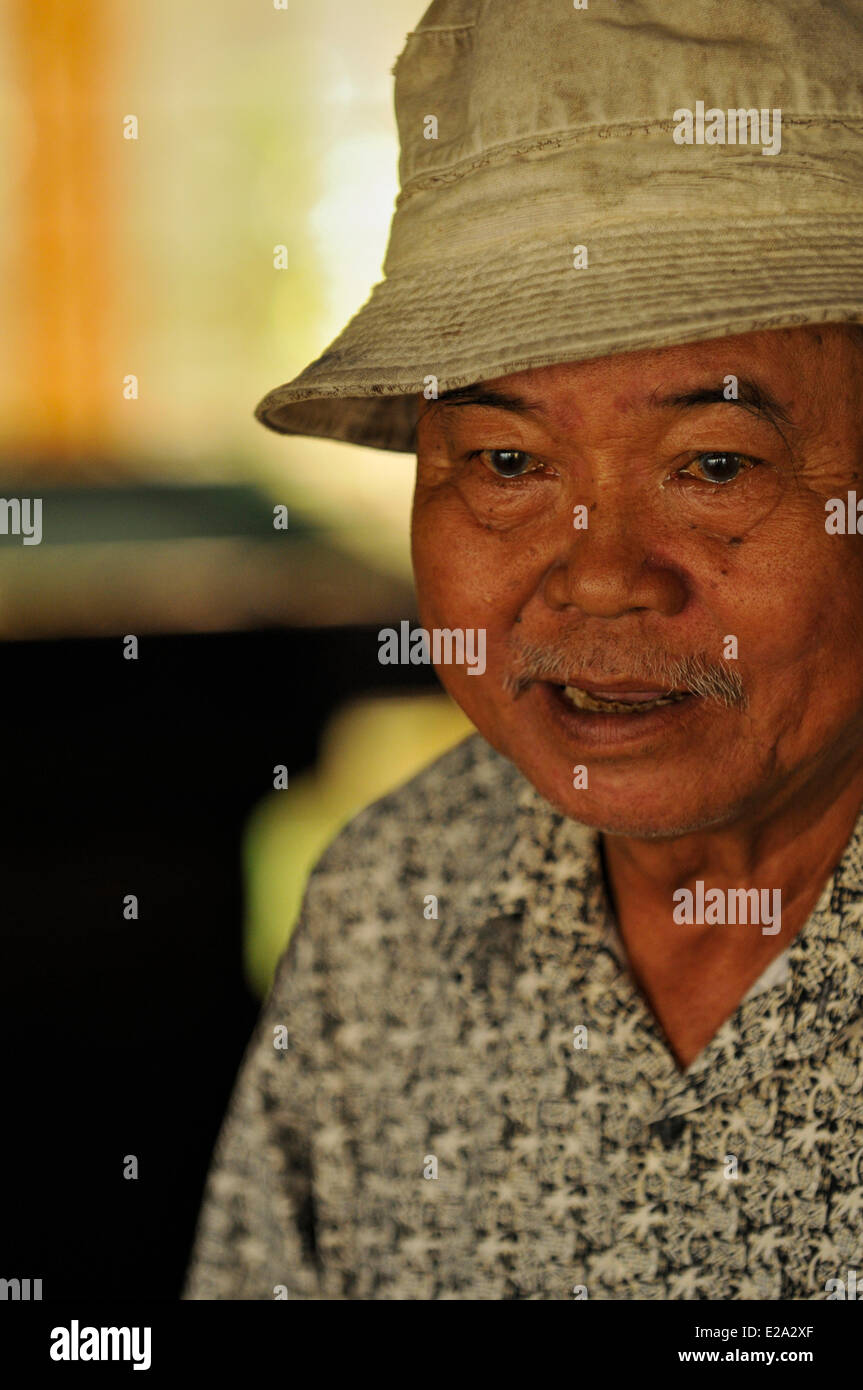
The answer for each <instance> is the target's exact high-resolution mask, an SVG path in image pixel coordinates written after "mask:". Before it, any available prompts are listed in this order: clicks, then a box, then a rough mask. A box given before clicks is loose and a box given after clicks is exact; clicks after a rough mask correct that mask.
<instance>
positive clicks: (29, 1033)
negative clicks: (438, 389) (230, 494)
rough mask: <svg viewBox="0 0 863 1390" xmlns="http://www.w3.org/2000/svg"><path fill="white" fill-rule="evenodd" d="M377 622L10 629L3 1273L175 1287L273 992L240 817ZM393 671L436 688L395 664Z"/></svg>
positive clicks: (313, 720) (368, 667) (417, 671)
mask: <svg viewBox="0 0 863 1390" xmlns="http://www.w3.org/2000/svg"><path fill="white" fill-rule="evenodd" d="M404 616H405V613H404V611H402V612H401V613H399V614H398V616H396V617H393V618H392V619H391V620H389V625H392V626H396V627H397V626H398V622H399V621H400V619H401V618H403V617H404ZM381 625H386V624H380V623H377V622H376V623H375V624H374V625H373V626H371V625H370V626H351V627H344V628H329V629H312V628H309V629H303V628H296V629H289V630H261V631H251V632H241V633H212V634H205V635H175V636H143V637H141V638H140V651H139V659H138V660H137V661H129V660H125V659H124V658H123V655H122V646H123V644H122V639H121V638H120V637H116V636H115V637H110V638H99V639H81V640H74V639H64V640H56V641H43V642H38V643H36V642H7V643H5V644H3V645H2V646H0V682H2V686H0V688H2V691H3V700H4V705H5V709H6V718H5V720H4V726H5V737H4V738H3V761H2V776H3V792H4V795H3V818H2V824H3V856H2V861H3V863H2V875H3V885H2V887H3V891H2V916H0V937H2V966H0V980H2V985H0V989H2V999H0V1018H2V1025H0V1026H2V1048H3V1057H4V1076H5V1083H6V1084H5V1087H4V1089H5V1104H4V1106H3V1119H4V1124H3V1136H4V1137H3V1143H2V1158H0V1183H2V1191H3V1193H4V1197H5V1200H4V1204H3V1205H4V1213H3V1238H2V1252H3V1253H2V1262H0V1263H2V1269H0V1274H2V1276H3V1277H6V1278H16V1277H17V1278H21V1279H24V1278H30V1279H35V1278H41V1279H42V1281H43V1298H44V1299H45V1300H50V1299H52V1298H63V1297H69V1296H76V1297H77V1296H91V1297H104V1296H108V1295H109V1296H111V1297H121V1298H130V1299H132V1298H144V1299H176V1298H177V1297H178V1296H179V1293H180V1289H181V1285H182V1280H183V1276H184V1273H185V1268H186V1263H187V1259H188V1255H189V1249H190V1245H191V1240H192V1237H193V1233H194V1226H195V1221H196V1217H197V1212H198V1207H199V1203H200V1198H201V1191H202V1186H203V1182H204V1177H205V1174H206V1170H207V1166H208V1163H209V1158H210V1153H211V1150H212V1146H213V1144H214V1142H215V1138H216V1135H217V1132H218V1128H219V1125H220V1123H221V1119H222V1115H223V1113H224V1110H225V1107H226V1105H227V1101H228V1097H229V1094H230V1090H231V1087H232V1084H233V1080H234V1077H235V1074H236V1070H237V1067H238V1065H239V1063H240V1060H241V1057H242V1053H243V1050H244V1048H245V1045H246V1043H247V1041H248V1038H249V1035H250V1033H251V1030H252V1028H253V1027H254V1023H255V1020H256V1018H257V1014H258V1011H259V1008H260V1001H259V1000H258V999H257V998H256V997H255V996H254V995H253V994H252V993H251V991H250V990H249V989H248V987H247V986H246V985H245V983H244V980H243V975H242V964H241V932H242V921H243V884H242V875H241V859H240V845H241V836H242V833H243V828H244V825H245V822H246V819H247V817H248V815H249V813H250V811H251V810H252V808H253V807H254V806H255V805H256V803H257V802H259V801H260V800H261V798H262V797H263V796H265V795H267V794H268V793H269V792H270V791H271V790H272V776H273V774H272V769H273V767H274V766H275V765H276V764H277V763H284V764H285V765H286V766H287V767H288V768H289V770H290V773H291V774H293V773H295V772H300V771H302V770H303V769H305V768H307V767H309V766H310V765H311V764H313V763H314V761H315V758H316V754H317V748H318V740H319V737H320V734H321V731H322V729H323V727H324V725H325V723H326V721H327V719H328V718H329V716H330V714H331V713H332V711H333V709H334V708H335V707H336V706H338V705H339V704H341V703H342V702H343V701H344V700H345V699H347V698H349V697H351V696H354V695H357V694H361V693H367V692H371V691H376V690H380V689H381V687H382V682H381V668H380V666H379V665H378V662H377V640H376V633H377V630H378V628H379V626H381ZM402 688H403V689H408V688H409V689H410V690H411V691H418V690H422V689H425V688H432V689H434V688H439V687H437V680H436V677H435V674H434V670H433V668H431V667H388V668H387V679H386V691H387V693H394V692H398V691H399V690H400V689H402ZM130 893H134V894H136V895H137V897H138V911H139V916H138V920H137V921H127V920H126V919H125V918H124V916H123V900H124V898H125V896H126V895H127V894H130ZM127 1154H134V1155H136V1156H137V1159H138V1164H139V1176H138V1178H137V1180H135V1181H130V1180H127V1179H125V1178H124V1177H123V1169H124V1161H123V1160H124V1157H125V1155H127Z"/></svg>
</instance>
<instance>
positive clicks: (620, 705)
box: [563, 685, 685, 714]
mask: <svg viewBox="0 0 863 1390" xmlns="http://www.w3.org/2000/svg"><path fill="white" fill-rule="evenodd" d="M563 693H564V695H565V696H566V698H567V699H568V700H569V701H570V702H571V703H572V704H573V705H575V706H576V707H577V708H578V709H592V710H602V711H605V712H606V713H612V714H637V713H642V712H643V711H645V710H650V709H658V708H659V707H660V705H671V704H675V703H676V702H677V701H678V700H682V699H683V698H684V694H685V692H683V691H680V692H673V693H672V694H670V695H659V696H657V698H656V699H655V700H630V701H626V700H602V699H597V698H595V697H594V696H593V695H588V693H587V691H586V690H579V688H578V686H575V685H566V686H564V688H563Z"/></svg>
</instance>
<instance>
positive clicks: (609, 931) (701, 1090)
mask: <svg viewBox="0 0 863 1390" xmlns="http://www.w3.org/2000/svg"><path fill="white" fill-rule="evenodd" d="M514 812H515V814H514V823H513V836H512V843H511V846H510V849H509V852H508V854H507V855H506V856H505V858H504V861H503V863H502V864H501V866H500V870H499V873H498V875H497V877H496V880H495V882H494V884H493V887H492V892H491V912H490V915H496V914H497V915H500V916H504V917H507V916H516V917H521V918H523V919H527V920H528V921H529V922H532V924H533V930H532V931H531V943H532V950H533V952H534V955H535V956H537V957H538V958H539V968H540V969H541V968H542V960H541V958H542V956H543V954H544V953H545V952H546V951H547V950H548V949H549V942H548V936H549V932H548V926H549V924H551V923H552V922H555V923H557V926H558V928H561V927H563V926H565V928H566V930H567V932H568V934H569V938H570V939H569V940H568V942H567V945H568V947H569V949H570V956H569V957H568V958H567V959H568V960H571V961H572V968H573V972H574V978H573V984H574V986H575V987H576V988H578V989H582V990H587V991H588V992H589V991H590V989H591V987H592V986H591V978H592V975H593V973H594V970H595V965H596V963H597V962H599V961H600V960H601V962H602V965H601V970H600V974H601V977H602V985H601V988H602V989H606V990H607V989H608V987H609V975H608V972H609V968H610V967H609V964H608V958H609V956H611V957H613V958H614V959H616V961H617V972H616V974H615V976H614V986H615V989H616V990H617V992H618V995H619V997H620V1000H621V1007H623V1008H632V1009H633V1010H634V1011H635V1012H636V1014H638V1015H639V1020H638V1021H639V1025H640V1026H638V1027H635V1028H633V1029H631V1030H630V1031H629V1033H628V1034H627V1036H628V1038H629V1039H630V1047H629V1050H628V1056H629V1058H630V1060H631V1063H632V1066H633V1068H634V1069H635V1071H636V1072H639V1071H643V1072H644V1074H645V1075H647V1074H648V1073H649V1075H650V1078H651V1083H652V1086H654V1087H655V1083H656V1080H657V1071H659V1072H661V1073H662V1074H663V1078H664V1081H665V1085H664V1087H663V1091H664V1095H665V1101H664V1104H663V1105H662V1107H661V1109H660V1110H659V1111H658V1112H657V1114H656V1116H655V1117H654V1118H657V1119H659V1118H663V1117H664V1116H665V1115H666V1114H672V1113H684V1112H685V1111H686V1110H688V1109H693V1108H696V1107H697V1106H699V1105H702V1104H705V1103H706V1102H707V1101H709V1100H710V1099H712V1098H713V1097H714V1096H716V1095H718V1094H721V1093H723V1092H726V1091H736V1090H739V1089H741V1088H742V1087H743V1086H744V1085H746V1084H749V1083H752V1082H754V1081H756V1080H758V1079H759V1078H760V1077H763V1076H766V1075H768V1074H770V1073H772V1072H773V1071H774V1070H776V1069H777V1067H779V1066H780V1065H781V1064H783V1063H793V1062H795V1061H798V1060H800V1059H802V1058H803V1057H806V1056H809V1055H811V1054H813V1053H816V1052H817V1051H819V1049H823V1048H826V1047H827V1045H828V1044H829V1043H830V1041H831V1039H832V1038H834V1037H835V1036H836V1034H837V1033H839V1032H841V1031H842V1030H843V1029H844V1028H845V1027H847V1026H848V1025H849V1024H850V1022H851V1021H852V1020H853V1019H854V1018H855V1017H856V1016H857V1015H858V1014H859V1013H860V1012H861V999H863V809H861V813H860V815H859V817H858V820H857V822H856V825H855V827H854V831H853V833H852V835H851V837H850V839H849V841H848V843H847V845H846V847H845V850H844V852H843V854H842V856H841V858H840V861H839V863H838V864H837V866H836V868H835V870H834V872H833V874H832V875H831V877H830V878H829V879H828V881H827V882H826V883H825V885H824V888H823V890H822V893H821V895H820V897H819V900H818V902H817V904H816V906H815V908H814V910H813V911H812V913H811V914H810V916H809V918H808V920H807V922H806V924H805V925H804V927H803V928H802V929H801V930H800V932H798V934H797V935H796V936H795V938H794V939H793V941H792V942H791V944H790V946H789V947H788V948H787V950H786V951H785V952H784V953H783V957H782V958H781V959H782V960H783V961H784V965H778V964H777V962H776V961H774V962H772V963H771V966H770V967H768V971H766V972H765V974H764V976H762V977H761V979H760V980H759V981H757V982H756V986H753V988H752V989H751V990H750V991H749V992H748V993H747V995H746V996H745V997H744V999H743V1000H742V1001H741V1003H740V1004H739V1005H738V1008H737V1009H736V1010H735V1012H734V1014H733V1015H732V1016H731V1017H730V1018H729V1019H727V1020H726V1021H725V1023H723V1024H722V1025H721V1027H720V1028H719V1030H718V1032H717V1033H716V1034H715V1036H714V1037H713V1038H712V1039H711V1041H710V1042H709V1043H708V1044H707V1046H706V1047H705V1048H704V1049H703V1050H702V1051H701V1053H699V1055H698V1057H696V1058H695V1060H694V1062H693V1063H692V1065H691V1066H690V1067H689V1068H688V1069H687V1070H686V1071H685V1072H681V1071H680V1069H679V1067H678V1065H677V1062H676V1060H675V1058H674V1057H673V1054H672V1053H671V1051H670V1049H669V1048H668V1045H667V1043H666V1041H665V1039H664V1036H663V1034H662V1031H661V1029H660V1027H659V1024H658V1023H657V1021H656V1019H655V1017H654V1015H653V1013H652V1011H651V1009H650V1006H649V1005H648V1003H647V1001H646V1000H645V999H644V997H643V995H642V994H641V992H640V990H639V989H638V987H637V985H636V984H635V981H634V980H633V979H632V976H631V974H630V972H629V970H628V967H627V965H626V960H625V951H623V949H622V942H621V941H620V938H619V935H618V933H617V928H616V923H615V921H614V915H613V912H612V909H611V905H610V903H609V900H608V895H607V893H606V889H605V883H604V878H603V874H602V867H601V858H600V848H599V846H600V835H599V832H598V831H596V830H594V829H593V828H592V827H589V826H585V825H583V824H581V823H580V822H578V821H574V820H571V819H569V818H568V817H566V816H564V815H563V814H562V813H561V812H559V811H557V810H556V809H555V808H554V807H553V806H551V805H550V803H549V802H547V801H546V800H545V798H544V797H542V796H541V795H540V794H539V792H538V791H537V790H536V788H535V787H533V785H532V784H531V783H530V782H528V781H527V779H526V778H524V777H523V776H521V774H519V782H518V783H517V785H516V791H515V797H514ZM535 919H538V920H535ZM556 934H557V935H558V936H559V931H558V932H557V933H556ZM548 964H550V965H553V968H554V969H556V970H557V969H559V968H560V953H559V951H557V952H556V953H555V952H553V951H552V952H551V960H550V961H549V962H548ZM594 984H595V987H596V989H599V988H600V982H599V979H597V980H596V981H594Z"/></svg>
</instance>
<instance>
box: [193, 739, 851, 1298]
mask: <svg viewBox="0 0 863 1390" xmlns="http://www.w3.org/2000/svg"><path fill="white" fill-rule="evenodd" d="M861 967H863V816H861V819H860V821H858V824H857V827H856V829H855V833H854V835H853V836H852V838H851V840H850V842H849V844H848V846H847V847H846V849H845V852H844V854H843V856H842V858H841V861H840V863H839V864H838V866H837V867H836V869H835V872H834V873H833V875H832V877H831V879H830V880H829V881H828V882H827V883H826V884H825V886H824V889H823V892H822V894H821V897H820V900H819V902H818V904H817V906H816V908H815V910H814V911H813V913H812V915H811V916H810V918H809V920H808V922H807V923H806V925H805V926H804V928H803V929H802V930H801V931H800V932H799V934H798V935H797V936H796V937H795V938H794V939H793V941H792V942H791V944H790V946H789V947H787V948H786V950H785V952H784V954H783V955H781V956H780V957H778V959H776V960H774V961H773V962H772V963H771V965H770V967H769V968H768V970H767V971H765V973H764V975H763V976H762V977H761V978H760V979H759V980H758V981H757V982H756V984H755V985H754V986H753V988H752V989H751V990H750V991H749V992H748V994H747V995H746V997H745V998H744V999H743V1000H742V1001H741V1003H740V1005H739V1006H738V1008H737V1010H736V1011H735V1013H734V1014H733V1015H732V1016H731V1017H730V1018H729V1019H728V1020H727V1021H726V1022H725V1023H724V1024H723V1025H722V1026H721V1027H720V1029H719V1030H718V1032H717V1033H716V1035H715V1036H714V1037H713V1039H712V1040H711V1042H710V1043H709V1044H708V1045H707V1046H706V1047H705V1048H704V1050H703V1051H702V1052H701V1053H700V1054H699V1056H698V1057H697V1058H696V1059H695V1061H694V1062H693V1063H692V1065H691V1066H690V1067H689V1068H688V1069H687V1070H686V1071H681V1069H680V1067H679V1065H678V1063H677V1062H676V1060H675V1058H674V1056H673V1054H672V1053H671V1052H670V1050H669V1048H668V1045H667V1043H666V1041H665V1039H664V1035H663V1033H662V1031H661V1029H660V1028H659V1025H658V1024H657V1022H656V1020H655V1018H654V1015H653V1014H652V1012H651V1010H650V1007H649V1006H648V1004H647V1002H646V1000H645V999H644V997H643V995H642V994H641V993H640V991H639V989H638V988H637V986H636V984H635V982H634V980H633V978H632V976H631V974H630V972H629V970H628V968H627V964H626V957H625V952H624V951H623V949H622V947H621V943H620V938H619V936H618V934H617V931H616V928H615V925H614V922H613V920H612V913H611V909H610V906H609V902H608V898H607V895H606V890H605V887H604V881H603V876H602V871H601V864H600V857H599V835H598V832H596V831H594V830H592V829H590V828H588V827H585V826H583V825H580V824H578V823H577V822H575V821H572V820H569V819H568V818H567V817H565V816H563V815H561V814H560V813H558V812H557V811H556V810H555V809H554V808H553V807H551V806H550V805H549V804H548V803H547V802H546V801H545V800H544V799H543V798H542V797H541V796H540V795H539V793H538V792H537V791H536V790H535V789H534V788H533V787H532V785H531V784H530V783H529V782H528V781H527V780H526V779H525V778H524V777H523V776H522V774H521V773H520V772H519V771H518V770H517V769H516V768H515V767H514V766H513V765H512V764H511V763H509V762H508V761H507V760H506V759H504V758H503V757H501V756H500V755H499V754H498V753H496V752H495V751H494V750H493V749H492V748H491V747H490V746H489V745H488V744H487V743H486V742H485V740H484V739H482V738H481V736H480V735H478V734H476V735H473V736H471V737H470V738H468V739H467V740H465V741H464V742H463V743H461V744H460V745H459V746H458V747H457V748H455V749H454V750H452V751H451V752H449V753H447V754H446V755H445V756H444V757H443V758H441V759H439V760H438V761H437V762H436V763H434V764H433V765H432V766H431V767H429V768H427V769H426V770H425V771H424V772H422V773H421V774H420V775H419V776H418V777H416V778H414V779H413V780H412V781H411V782H409V783H407V784H406V785H405V786H403V787H401V788H400V789H398V790H397V791H395V792H393V793H391V794H390V795H389V796H386V797H384V798H383V799H382V800H381V801H378V802H376V803H375V804H374V805H373V806H371V807H369V808H368V809H367V810H366V811H364V812H363V813H362V814H361V815H360V816H358V817H357V818H356V819H355V820H354V821H353V822H352V823H351V824H350V825H349V826H348V827H347V828H346V829H345V830H344V831H343V832H342V833H341V834H340V835H339V836H338V837H337V838H336V840H335V841H334V842H333V844H332V845H331V846H330V848H329V849H328V850H327V852H326V854H325V855H324V856H323V858H322V859H321V860H320V862H319V864H318V866H317V868H316V869H315V871H314V873H313V874H312V876H311V879H310V882H309V885H308V889H307V893H306V897H305V902H304V906H303V911H302V914H301V917H300V920H299V923H298V925H297V927H296V929H295V931H294V933H293V935H292V938H291V941H290V945H289V947H288V949H287V950H286V952H285V953H284V955H283V956H282V958H281V960H280V962H279V966H278V969H277V972H276V977H275V981H274V984H273V988H272V990H271V993H270V995H269V997H268V999H267V1001H266V1003H265V1005H264V1007H263V1010H262V1013H261V1017H260V1020H259V1023H258V1026H257V1029H256V1031H255V1034H254V1036H253V1038H252V1040H251V1042H250V1044H249V1047H248V1050H247V1052H246V1055H245V1058H244V1061H243V1063H242V1066H241V1069H240V1072H239V1075H238V1078H237V1082H236V1085H235V1089H234V1093H233V1096H232V1099H231V1102H230V1106H229V1110H228V1114H227V1116H226V1118H225V1121H224V1124H223V1127H222V1131H221V1134H220V1137H219V1141H218V1145H217V1148H216V1151H215V1154H214V1157H213V1163H212V1167H211V1171H210V1174H209V1177H208V1181H207V1187H206V1191H205V1194H204V1201H203V1206H202V1210H201V1215H200V1218H199V1224H198V1232H197V1236H196V1241H195V1247H194V1251H193V1257H192V1261H191V1265H190V1268H189V1271H188V1274H187V1280H186V1287H185V1290H184V1297H185V1298H189V1299H261V1298H265V1299H272V1298H279V1297H289V1298H300V1299H313V1298H325V1299H343V1298H359V1299H377V1298H382V1299H396V1298H398V1299H438V1298H450V1299H453V1298H455V1299H507V1298H517V1299H571V1298H584V1297H588V1298H593V1299H661V1300H667V1299H717V1300H726V1299H749V1298H751V1299H826V1298H828V1297H829V1296H830V1291H831V1290H833V1289H835V1288H836V1285H835V1284H829V1283H828V1281H830V1280H842V1281H844V1280H845V1279H846V1278H847V1275H848V1272H849V1270H852V1269H856V1270H861V1269H863V1063H861V1041H863V1015H862V1014H861ZM285 1030H286V1031H285ZM285 1043H286V1044H287V1045H285ZM834 1296H835V1295H834ZM839 1296H841V1294H840V1295H839Z"/></svg>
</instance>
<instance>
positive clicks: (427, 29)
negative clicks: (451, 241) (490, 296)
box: [393, 0, 863, 189]
mask: <svg viewBox="0 0 863 1390" xmlns="http://www.w3.org/2000/svg"><path fill="white" fill-rule="evenodd" d="M587 3H588V8H587V9H584V10H581V9H576V8H574V6H573V5H572V4H571V3H567V2H566V0H528V2H527V3H526V0H434V3H433V4H431V5H430V6H429V7H428V9H427V10H426V11H425V13H424V15H423V16H422V19H421V20H420V21H419V23H418V24H417V27H416V29H414V30H413V31H412V32H411V33H410V34H409V35H408V37H407V40H406V43H405V46H404V48H403V50H402V52H401V53H400V55H399V57H398V59H397V60H396V63H395V66H394V68H393V72H394V74H395V108H396V118H397V122H398V129H399V140H400V146H401V150H400V157H399V176H400V180H401V185H402V188H403V189H405V188H406V186H408V185H410V183H411V182H412V181H413V180H415V179H418V180H424V178H425V177H426V176H433V177H434V176H446V177H450V178H452V177H458V175H459V173H461V172H465V173H467V172H470V169H471V168H472V167H475V166H476V164H477V163H478V162H479V163H480V164H481V163H482V161H483V156H484V155H486V154H487V153H488V152H489V151H492V150H500V149H502V148H506V147H507V146H510V145H512V146H514V147H517V148H518V149H519V150H520V152H522V153H524V152H527V151H529V150H530V149H531V148H534V147H535V148H536V149H537V151H539V152H541V150H542V148H543V145H544V143H546V144H548V146H549V147H554V146H555V145H556V144H557V143H558V141H559V140H560V138H561V137H564V136H566V135H567V134H574V133H577V132H579V131H584V132H585V133H590V132H595V133H596V134H597V135H599V136H601V135H602V133H603V132H604V131H605V130H608V128H613V127H622V126H623V127H625V126H633V127H638V126H644V127H651V126H653V125H655V124H656V123H658V122H668V123H669V126H670V125H671V124H672V122H673V116H674V112H675V110H677V109H679V108H690V109H692V108H694V106H695V103H696V101H699V100H700V101H704V102H705V103H706V104H707V105H708V106H715V107H718V108H720V109H723V110H730V109H732V108H746V109H750V108H758V109H762V108H768V109H773V108H779V109H780V110H781V111H782V118H783V122H785V123H787V122H788V121H789V120H791V119H795V118H797V119H802V120H805V119H807V118H814V119H816V120H817V119H818V118H819V117H827V118H829V117H837V116H847V117H850V118H858V119H861V118H863V0H680V2H679V3H678V4H676V5H673V6H672V5H670V4H669V0H587ZM430 117H434V118H435V119H436V127H435V126H434V125H432V124H431V123H430V121H429V118H430ZM525 147H526V148H525Z"/></svg>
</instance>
